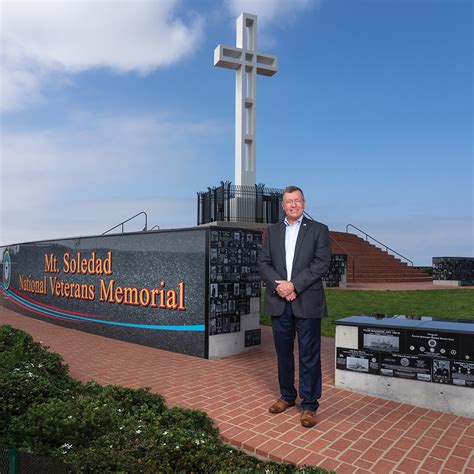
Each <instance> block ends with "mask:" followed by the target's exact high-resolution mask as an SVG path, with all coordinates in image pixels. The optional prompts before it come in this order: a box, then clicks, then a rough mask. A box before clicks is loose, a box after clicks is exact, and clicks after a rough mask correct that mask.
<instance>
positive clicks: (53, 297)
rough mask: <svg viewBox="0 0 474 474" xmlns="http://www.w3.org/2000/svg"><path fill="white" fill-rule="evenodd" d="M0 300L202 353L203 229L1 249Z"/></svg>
mask: <svg viewBox="0 0 474 474" xmlns="http://www.w3.org/2000/svg"><path fill="white" fill-rule="evenodd" d="M0 257H1V263H2V269H3V271H2V281H1V284H0V304H2V305H4V306H7V307H10V308H12V309H14V310H15V311H19V312H21V313H23V314H25V315H27V316H30V317H34V318H37V319H40V320H44V321H48V322H51V323H54V324H58V325H61V326H65V327H69V328H72V329H78V330H81V331H87V332H91V333H94V334H98V335H102V336H106V337H112V338H117V339H122V340H125V341H128V342H134V343H138V344H143V345H148V346H152V347H157V348H160V349H165V350H170V351H174V352H180V353H183V354H189V355H194V356H199V357H206V356H207V337H206V334H207V329H208V328H207V324H208V323H207V318H206V315H207V313H208V301H209V297H208V289H209V287H208V284H207V282H208V281H209V236H208V229H182V230H176V231H160V232H147V233H144V232H142V233H132V234H121V235H107V236H96V237H83V238H77V239H64V240H50V241H43V242H33V243H26V244H18V245H11V246H6V247H1V248H0Z"/></svg>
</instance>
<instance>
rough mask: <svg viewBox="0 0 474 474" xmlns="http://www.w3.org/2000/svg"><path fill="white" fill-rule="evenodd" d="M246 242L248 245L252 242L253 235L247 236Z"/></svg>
mask: <svg viewBox="0 0 474 474" xmlns="http://www.w3.org/2000/svg"><path fill="white" fill-rule="evenodd" d="M247 242H249V243H252V242H253V234H247Z"/></svg>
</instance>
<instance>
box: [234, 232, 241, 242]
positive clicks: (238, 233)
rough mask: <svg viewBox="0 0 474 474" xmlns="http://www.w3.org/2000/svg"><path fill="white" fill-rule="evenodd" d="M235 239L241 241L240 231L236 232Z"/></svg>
mask: <svg viewBox="0 0 474 474" xmlns="http://www.w3.org/2000/svg"><path fill="white" fill-rule="evenodd" d="M234 240H238V241H240V232H234Z"/></svg>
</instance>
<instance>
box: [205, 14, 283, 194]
mask: <svg viewBox="0 0 474 474" xmlns="http://www.w3.org/2000/svg"><path fill="white" fill-rule="evenodd" d="M214 66H218V67H224V68H227V69H233V70H234V71H235V72H236V81H235V184H237V185H242V186H252V187H254V186H255V184H256V182H257V181H256V178H257V173H256V162H255V142H256V131H255V113H256V82H257V80H256V79H257V74H261V75H262V76H273V74H275V73H276V72H277V70H278V63H277V58H276V56H271V55H269V54H262V53H257V16H256V15H250V14H249V13H241V14H240V16H239V18H237V40H236V47H235V48H234V47H232V46H224V45H221V44H220V45H219V46H217V48H216V49H215V50H214Z"/></svg>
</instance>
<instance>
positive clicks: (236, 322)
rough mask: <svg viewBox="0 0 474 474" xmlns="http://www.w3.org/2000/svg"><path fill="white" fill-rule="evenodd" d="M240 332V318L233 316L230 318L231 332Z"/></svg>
mask: <svg viewBox="0 0 474 474" xmlns="http://www.w3.org/2000/svg"><path fill="white" fill-rule="evenodd" d="M239 331H240V316H237V315H236V314H232V315H231V316H230V332H239Z"/></svg>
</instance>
